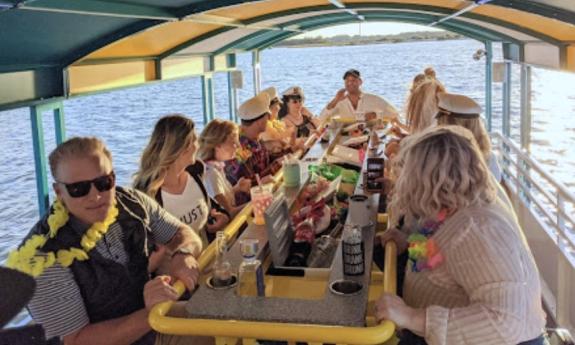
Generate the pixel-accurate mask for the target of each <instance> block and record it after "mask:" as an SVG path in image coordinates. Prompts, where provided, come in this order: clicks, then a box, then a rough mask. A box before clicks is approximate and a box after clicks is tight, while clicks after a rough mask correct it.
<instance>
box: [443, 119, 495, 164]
mask: <svg viewBox="0 0 575 345" xmlns="http://www.w3.org/2000/svg"><path fill="white" fill-rule="evenodd" d="M437 124H438V125H456V126H461V127H463V128H466V129H468V130H469V131H470V132H471V133H472V134H473V137H474V138H475V141H477V144H478V145H479V150H481V153H483V157H484V158H485V159H487V158H488V157H489V155H490V154H491V141H490V140H489V134H487V130H486V129H485V126H484V125H483V120H481V118H479V117H476V118H473V119H464V118H459V117H455V116H450V115H443V116H440V117H439V118H438V119H437Z"/></svg>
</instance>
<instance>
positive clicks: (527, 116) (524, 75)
mask: <svg viewBox="0 0 575 345" xmlns="http://www.w3.org/2000/svg"><path fill="white" fill-rule="evenodd" d="M531 122H532V119H531V66H527V65H525V64H522V65H521V148H522V149H524V150H526V151H527V152H530V144H531Z"/></svg>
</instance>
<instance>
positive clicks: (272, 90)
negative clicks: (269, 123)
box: [260, 86, 281, 103]
mask: <svg viewBox="0 0 575 345" xmlns="http://www.w3.org/2000/svg"><path fill="white" fill-rule="evenodd" d="M260 93H265V94H267V95H268V97H269V98H270V103H271V101H273V100H274V98H277V100H278V101H279V102H281V100H280V99H279V96H278V91H277V90H276V88H275V87H273V86H272V87H268V88H267V89H263V90H262V91H261V92H260Z"/></svg>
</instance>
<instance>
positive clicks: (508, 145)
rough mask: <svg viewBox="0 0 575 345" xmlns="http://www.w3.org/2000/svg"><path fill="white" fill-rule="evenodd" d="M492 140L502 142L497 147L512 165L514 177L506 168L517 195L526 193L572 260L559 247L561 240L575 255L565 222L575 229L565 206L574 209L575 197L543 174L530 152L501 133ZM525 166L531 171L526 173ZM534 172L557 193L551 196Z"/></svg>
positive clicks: (554, 237) (505, 168)
mask: <svg viewBox="0 0 575 345" xmlns="http://www.w3.org/2000/svg"><path fill="white" fill-rule="evenodd" d="M491 136H492V137H493V138H494V139H496V140H499V141H500V145H499V146H500V147H498V149H499V150H500V151H501V153H502V155H503V157H504V158H505V159H506V160H507V161H509V165H512V166H513V168H514V170H515V174H513V171H512V170H511V169H510V167H509V166H507V165H504V166H503V169H504V171H505V172H506V173H507V175H508V177H509V178H510V179H511V180H512V181H513V182H515V184H514V185H515V186H516V188H517V192H518V193H519V192H521V193H523V195H524V196H525V197H526V198H527V199H528V200H530V202H532V203H533V204H534V205H535V207H536V209H537V210H538V211H539V212H541V213H543V215H544V216H545V217H546V218H547V220H548V223H547V224H549V225H550V226H552V227H553V228H554V229H553V230H547V231H552V232H553V233H549V234H550V235H551V236H552V237H553V239H554V241H555V242H556V243H557V245H558V247H559V250H560V251H561V252H563V253H564V254H565V255H566V256H567V257H571V258H572V259H573V256H572V255H573V254H569V253H568V250H567V249H566V248H565V246H564V245H561V244H560V243H559V240H562V241H564V242H563V243H564V244H566V245H567V246H568V248H570V249H571V251H575V241H574V240H573V238H572V235H571V234H570V230H569V229H568V227H567V226H566V224H565V223H566V222H569V223H571V224H572V225H573V226H575V220H574V219H573V217H572V216H571V215H570V214H568V213H567V212H566V211H565V205H564V204H565V202H568V203H571V204H573V205H575V195H574V194H573V193H572V192H570V191H569V190H568V189H567V187H565V185H563V184H562V183H561V182H558V181H556V180H555V178H553V177H552V176H551V175H550V174H549V173H547V172H546V171H545V170H543V168H542V167H541V165H540V164H539V163H538V162H537V161H535V160H534V159H533V158H531V157H530V156H529V154H528V153H527V152H525V151H524V150H521V149H519V148H518V147H517V145H516V144H515V143H513V141H511V140H510V139H509V138H506V137H504V136H503V135H502V134H501V133H497V132H495V133H491ZM512 154H515V155H516V160H513V157H512V156H511V155H512ZM523 165H525V166H527V167H529V169H532V170H528V169H526V168H525V167H524V166H523ZM531 172H534V173H537V174H539V175H540V176H541V178H542V179H543V180H544V181H545V182H546V183H548V184H549V185H550V186H551V188H555V191H556V193H555V194H554V195H553V193H552V192H549V191H547V190H546V189H545V188H544V187H542V184H541V183H540V182H538V181H537V180H536V179H534V178H533V177H531V176H529V175H530V173H531ZM524 181H527V182H528V183H530V184H531V185H532V186H534V187H535V190H536V191H537V192H539V193H541V195H542V197H539V198H536V197H535V196H534V195H533V193H532V191H533V190H532V188H531V186H530V185H526V184H525V182H524ZM547 188H549V187H547ZM541 199H542V200H541ZM545 199H546V200H545ZM545 201H547V202H548V204H547V205H551V206H546V205H545V204H544V202H545ZM554 214H555V216H554Z"/></svg>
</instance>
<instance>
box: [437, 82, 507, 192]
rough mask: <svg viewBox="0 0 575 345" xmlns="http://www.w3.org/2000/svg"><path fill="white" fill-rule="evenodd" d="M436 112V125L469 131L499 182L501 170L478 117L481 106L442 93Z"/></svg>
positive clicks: (466, 99) (465, 98) (469, 100)
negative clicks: (453, 126) (458, 127)
mask: <svg viewBox="0 0 575 345" xmlns="http://www.w3.org/2000/svg"><path fill="white" fill-rule="evenodd" d="M438 110H439V111H438V112H437V115H436V116H435V117H436V119H437V124H438V125H457V126H461V127H463V128H466V129H468V130H469V131H471V133H472V134H473V137H474V138H475V140H476V141H477V144H478V145H479V150H480V151H481V153H482V154H483V157H484V158H485V162H487V165H488V166H489V170H490V171H491V172H492V173H493V176H494V177H495V180H496V181H497V182H501V179H502V176H501V168H500V167H499V163H498V159H497V156H496V155H495V154H494V153H493V152H492V150H491V140H490V138H489V134H487V130H485V126H484V125H483V121H482V120H481V117H480V115H479V114H480V113H481V106H480V105H479V104H477V102H475V101H474V100H473V99H471V98H469V97H466V96H464V95H457V94H450V93H444V94H441V95H439V97H438Z"/></svg>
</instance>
